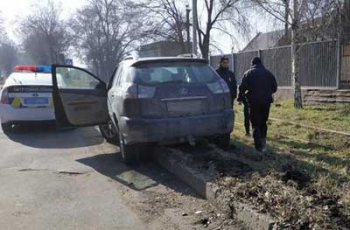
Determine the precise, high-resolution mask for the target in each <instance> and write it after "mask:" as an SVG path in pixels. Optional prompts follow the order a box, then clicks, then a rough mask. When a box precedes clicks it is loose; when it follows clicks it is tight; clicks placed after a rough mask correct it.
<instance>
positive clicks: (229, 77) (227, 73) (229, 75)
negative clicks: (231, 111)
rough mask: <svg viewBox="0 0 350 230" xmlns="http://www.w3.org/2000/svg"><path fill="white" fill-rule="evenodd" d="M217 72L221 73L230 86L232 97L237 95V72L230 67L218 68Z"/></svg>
mask: <svg viewBox="0 0 350 230" xmlns="http://www.w3.org/2000/svg"><path fill="white" fill-rule="evenodd" d="M216 72H217V73H218V74H219V75H220V77H221V78H222V79H223V80H224V81H225V82H226V84H227V85H228V87H229V88H230V92H231V96H232V98H233V99H234V98H236V97H237V81H236V76H235V74H234V73H233V72H232V71H231V70H229V69H228V68H222V67H220V68H219V69H217V70H216Z"/></svg>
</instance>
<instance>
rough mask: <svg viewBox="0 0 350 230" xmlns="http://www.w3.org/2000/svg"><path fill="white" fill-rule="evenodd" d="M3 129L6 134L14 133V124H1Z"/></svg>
mask: <svg viewBox="0 0 350 230" xmlns="http://www.w3.org/2000/svg"><path fill="white" fill-rule="evenodd" d="M1 129H2V131H3V132H4V133H10V132H12V131H13V129H12V124H4V123H1Z"/></svg>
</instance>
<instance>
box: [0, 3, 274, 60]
mask: <svg viewBox="0 0 350 230" xmlns="http://www.w3.org/2000/svg"><path fill="white" fill-rule="evenodd" d="M38 1H39V2H40V1H45V0H0V11H1V13H2V16H3V18H4V19H5V27H6V30H7V32H8V35H9V37H10V38H11V39H13V40H14V41H15V42H18V38H17V37H16V33H15V29H16V28H15V27H14V24H15V22H16V21H17V20H18V19H19V18H21V17H23V16H25V15H27V14H29V13H30V10H31V6H32V5H33V4H34V3H35V2H38ZM86 1H87V0H57V2H61V4H62V8H63V16H64V17H66V18H68V17H70V16H71V15H72V14H73V13H74V12H75V11H76V9H78V8H79V7H80V6H82V5H83V4H84V3H85V2H86ZM200 1H201V0H199V1H198V2H199V4H201V3H200ZM189 2H191V1H189ZM249 18H250V22H251V24H252V26H253V28H252V34H251V37H254V36H255V35H256V34H257V33H258V32H267V31H270V30H272V29H273V22H272V21H271V20H270V21H269V20H266V18H265V17H264V16H262V15H257V14H254V15H252V16H250V17H249ZM213 38H214V39H215V40H216V41H217V44H218V46H219V48H220V50H222V52H223V53H231V51H232V47H234V49H235V50H236V51H238V50H241V49H243V48H244V46H245V45H246V44H247V43H248V41H249V40H245V39H242V38H238V43H235V44H233V43H232V39H231V38H230V37H229V36H227V35H225V34H223V33H220V32H214V33H213ZM212 54H218V51H213V52H212Z"/></svg>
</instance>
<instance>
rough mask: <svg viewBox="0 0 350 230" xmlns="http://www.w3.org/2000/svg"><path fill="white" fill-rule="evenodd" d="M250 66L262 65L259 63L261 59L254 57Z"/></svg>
mask: <svg viewBox="0 0 350 230" xmlns="http://www.w3.org/2000/svg"><path fill="white" fill-rule="evenodd" d="M252 64H253V65H259V64H262V61H261V59H260V58H259V57H255V58H253V60H252Z"/></svg>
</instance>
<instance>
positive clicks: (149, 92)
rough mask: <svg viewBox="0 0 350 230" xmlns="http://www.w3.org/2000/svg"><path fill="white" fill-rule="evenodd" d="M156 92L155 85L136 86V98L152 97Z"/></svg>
mask: <svg viewBox="0 0 350 230" xmlns="http://www.w3.org/2000/svg"><path fill="white" fill-rule="evenodd" d="M155 92H156V88H155V87H147V86H140V85H139V86H138V90H137V96H138V98H152V97H154V93H155Z"/></svg>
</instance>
